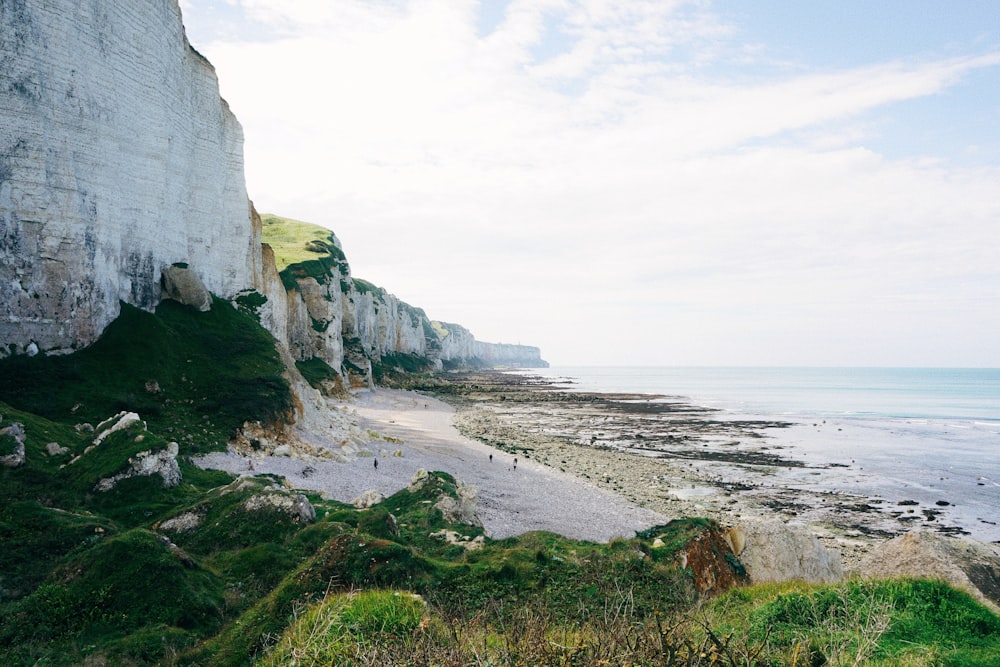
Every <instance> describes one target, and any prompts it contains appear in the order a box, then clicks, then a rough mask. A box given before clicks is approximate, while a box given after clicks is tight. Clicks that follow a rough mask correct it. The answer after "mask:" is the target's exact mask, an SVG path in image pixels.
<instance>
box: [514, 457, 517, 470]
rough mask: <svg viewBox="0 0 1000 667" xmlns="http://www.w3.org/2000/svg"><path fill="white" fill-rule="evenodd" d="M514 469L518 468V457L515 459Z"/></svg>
mask: <svg viewBox="0 0 1000 667" xmlns="http://www.w3.org/2000/svg"><path fill="white" fill-rule="evenodd" d="M514 470H517V459H514Z"/></svg>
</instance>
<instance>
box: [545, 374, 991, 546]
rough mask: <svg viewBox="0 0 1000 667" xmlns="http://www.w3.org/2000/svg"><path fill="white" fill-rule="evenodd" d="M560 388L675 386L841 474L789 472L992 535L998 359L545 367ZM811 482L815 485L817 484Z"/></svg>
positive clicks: (653, 389) (660, 390) (792, 481)
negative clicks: (922, 509) (971, 364)
mask: <svg viewBox="0 0 1000 667" xmlns="http://www.w3.org/2000/svg"><path fill="white" fill-rule="evenodd" d="M531 374H533V375H539V376H542V377H545V378H548V379H550V380H552V381H554V382H565V383H567V384H566V385H565V386H566V388H567V389H571V390H578V391H592V392H602V393H615V392H625V393H643V394H662V395H667V396H671V397H678V396H679V397H684V398H686V399H687V400H688V402H690V403H692V404H694V405H699V406H704V407H710V408H714V409H716V410H718V411H719V414H722V415H732V416H733V417H734V418H741V419H742V418H745V417H760V418H764V419H768V420H771V419H778V420H781V421H786V422H790V423H791V424H792V426H791V427H789V428H781V429H769V430H768V432H767V437H768V442H769V443H770V446H771V447H773V448H774V449H776V450H777V449H780V450H782V452H781V453H782V455H783V456H789V457H792V458H796V457H797V458H799V459H800V460H803V461H805V462H807V463H809V464H810V465H813V464H822V463H827V464H836V465H837V470H842V471H843V472H842V474H836V475H832V476H831V475H824V477H823V481H821V482H818V481H817V480H816V478H815V477H813V478H811V479H810V478H805V477H803V478H796V476H795V474H794V473H791V474H789V476H788V477H787V478H786V480H785V481H786V483H787V484H789V485H790V486H794V485H797V484H798V485H801V486H802V488H810V489H812V490H831V491H838V492H847V493H851V494H856V495H858V496H862V497H867V498H872V499H877V500H879V501H882V502H884V503H889V504H897V503H900V502H904V503H907V502H913V501H916V502H919V503H920V504H921V505H924V506H931V507H936V508H939V509H941V511H942V512H943V513H944V516H943V517H942V521H947V522H950V523H951V524H952V525H956V526H959V527H961V528H962V529H963V530H964V531H965V532H966V533H967V534H968V535H969V536H970V537H972V538H974V539H977V540H981V541H988V542H1000V369H996V368H843V367H837V368H800V367H771V368H749V367H729V368H726V367H649V366H642V367H639V366H633V367H586V366H573V367H568V366H567V367H552V368H547V369H533V370H532V371H531ZM817 485H819V486H820V487H822V488H817Z"/></svg>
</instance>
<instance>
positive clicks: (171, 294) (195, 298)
mask: <svg viewBox="0 0 1000 667" xmlns="http://www.w3.org/2000/svg"><path fill="white" fill-rule="evenodd" d="M160 285H161V287H162V288H163V297H164V298H166V299H173V300H174V301H177V302H179V303H182V304H184V305H185V306H191V307H192V308H194V309H195V310H199V311H201V312H203V313H206V312H208V311H209V310H211V309H212V295H211V294H210V293H209V291H208V288H207V287H205V283H203V282H202V281H201V278H200V277H199V276H198V274H197V273H195V272H194V271H193V270H191V269H189V268H188V267H187V266H177V265H173V266H168V267H166V268H165V269H163V274H162V276H161V278H160Z"/></svg>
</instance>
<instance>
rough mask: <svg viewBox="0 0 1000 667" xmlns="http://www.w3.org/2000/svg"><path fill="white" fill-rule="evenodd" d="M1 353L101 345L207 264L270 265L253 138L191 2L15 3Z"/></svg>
mask: <svg viewBox="0 0 1000 667" xmlns="http://www.w3.org/2000/svg"><path fill="white" fill-rule="evenodd" d="M0 118H2V122H0V355H6V354H9V353H11V352H14V353H22V352H26V351H28V350H35V349H38V350H40V351H42V352H47V353H52V352H68V351H71V350H73V349H77V348H79V347H82V346H85V345H87V344H89V343H90V342H92V341H94V340H95V339H96V338H97V336H98V335H99V334H100V333H101V332H102V331H103V330H104V327H105V326H107V324H108V323H110V322H111V321H112V320H113V319H114V318H115V317H116V316H117V315H118V312H119V300H121V301H125V302H127V303H131V304H133V305H136V306H139V307H141V308H146V309H151V308H153V307H154V306H155V305H156V304H157V302H158V301H159V299H160V284H159V280H160V273H161V271H162V270H163V269H164V268H165V267H168V266H170V265H172V264H174V263H179V262H186V263H190V264H191V266H194V267H198V268H199V271H200V275H201V278H202V280H203V281H204V283H205V286H206V287H207V288H208V289H209V290H210V291H212V292H213V293H215V294H218V295H220V296H222V297H226V298H228V297H231V296H233V295H234V294H235V293H236V292H238V291H239V290H241V289H244V288H247V287H254V286H256V285H255V281H256V280H257V276H259V275H260V273H261V266H260V262H261V260H260V238H259V231H258V232H257V234H256V235H255V230H254V229H253V227H252V224H251V220H250V213H249V206H248V199H247V194H246V186H245V182H244V176H243V150H242V149H243V135H242V129H241V128H240V125H239V123H238V122H237V121H236V118H235V117H234V116H233V114H232V113H230V111H229V109H228V107H227V105H226V104H225V102H224V101H222V100H221V99H220V97H219V89H218V81H217V79H216V75H215V71H214V68H213V67H212V66H211V64H210V63H208V61H206V60H205V59H204V58H203V57H202V56H201V55H199V54H198V53H197V52H196V51H194V49H192V48H191V46H190V45H189V44H188V42H187V39H186V37H185V35H184V28H183V25H182V24H181V18H180V10H179V8H178V5H177V2H176V0H164V1H162V2H116V3H89V2H87V3H78V2H72V3H71V2H53V3H32V2H25V1H24V0H11V1H10V2H3V3H0Z"/></svg>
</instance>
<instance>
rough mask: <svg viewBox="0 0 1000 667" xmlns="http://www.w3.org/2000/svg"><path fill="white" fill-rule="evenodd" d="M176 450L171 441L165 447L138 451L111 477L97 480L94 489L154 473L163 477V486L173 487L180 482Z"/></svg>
mask: <svg viewBox="0 0 1000 667" xmlns="http://www.w3.org/2000/svg"><path fill="white" fill-rule="evenodd" d="M178 451H179V449H178V446H177V443H176V442H171V443H169V444H168V445H167V447H166V449H161V450H159V451H155V452H154V451H144V452H139V453H138V454H136V455H135V456H133V457H131V458H129V460H128V467H127V468H125V469H124V470H122V471H121V472H119V473H116V474H115V475H112V476H111V477H105V478H103V479H101V480H99V481H98V482H97V484H96V485H95V486H94V490H95V491H110V490H111V489H113V488H115V487H116V486H117V485H118V483H119V482H122V481H124V480H126V479H131V478H133V477H152V476H154V475H159V476H160V477H161V478H162V479H163V488H165V489H169V488H173V487H175V486H177V485H178V484H180V483H181V469H180V466H179V465H178V464H177V453H178Z"/></svg>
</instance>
